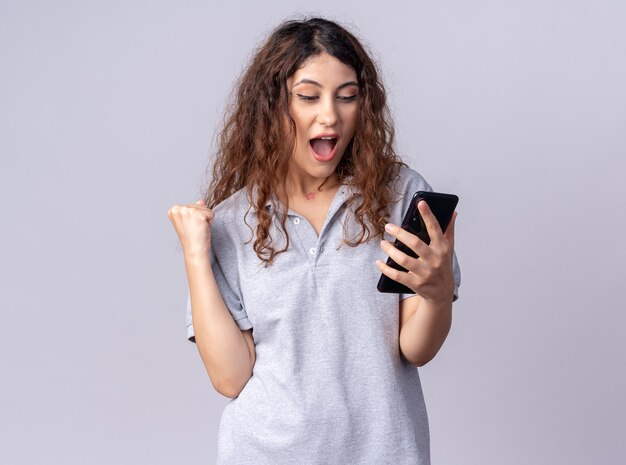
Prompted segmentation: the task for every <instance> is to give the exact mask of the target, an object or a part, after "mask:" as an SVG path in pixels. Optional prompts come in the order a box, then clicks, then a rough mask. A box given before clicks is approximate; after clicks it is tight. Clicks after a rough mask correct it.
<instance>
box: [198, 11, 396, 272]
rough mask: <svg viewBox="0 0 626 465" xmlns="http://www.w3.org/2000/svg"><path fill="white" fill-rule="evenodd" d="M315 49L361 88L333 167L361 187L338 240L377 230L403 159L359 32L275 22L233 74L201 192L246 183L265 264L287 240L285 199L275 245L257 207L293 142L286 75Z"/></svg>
mask: <svg viewBox="0 0 626 465" xmlns="http://www.w3.org/2000/svg"><path fill="white" fill-rule="evenodd" d="M323 52H326V53H328V54H330V55H332V56H334V57H335V58H337V59H338V60H339V61H341V62H342V63H344V64H346V65H348V66H350V67H352V68H353V69H354V70H355V72H356V75H357V80H358V85H359V93H360V94H361V95H362V100H361V105H360V112H359V116H358V120H357V126H356V132H355V134H354V136H353V138H352V140H351V141H350V143H349V144H348V146H347V147H346V150H345V152H344V155H343V157H342V158H341V161H340V162H339V164H338V165H337V170H336V174H337V177H338V180H339V182H340V183H344V182H347V181H346V180H347V178H350V179H349V182H348V184H350V185H352V186H354V187H356V188H357V189H356V190H357V191H358V192H359V193H360V194H361V195H360V196H359V195H357V196H353V197H352V198H351V199H349V200H348V202H349V206H353V204H354V205H356V204H355V202H356V199H357V198H358V197H361V198H362V201H361V202H360V203H359V204H358V205H356V208H354V216H355V220H356V222H357V223H358V224H359V226H360V227H361V232H360V234H359V235H358V237H356V238H352V239H347V238H346V237H345V233H344V239H343V243H345V244H347V245H349V246H351V247H356V246H357V245H359V244H361V243H363V242H366V241H368V240H370V239H371V238H382V237H383V232H384V225H385V223H386V222H387V221H386V220H387V218H388V213H387V206H388V205H389V204H390V203H391V202H392V195H393V194H392V188H391V185H390V183H391V181H393V180H394V179H395V178H396V177H397V176H398V171H399V168H400V166H406V164H405V163H403V162H402V161H401V160H400V158H399V157H398V155H397V154H396V153H395V151H394V148H393V143H394V127H393V124H392V118H391V115H390V112H389V109H388V107H387V97H386V92H385V89H384V87H383V85H382V82H381V80H380V78H379V73H378V71H377V68H376V65H375V64H374V62H373V61H372V59H371V58H370V56H369V55H368V53H367V52H366V50H365V49H364V47H363V45H361V43H360V42H359V40H357V38H356V37H355V36H354V35H353V34H351V33H350V32H348V31H347V30H346V29H345V28H343V27H342V26H340V25H339V24H337V23H335V22H333V21H330V20H328V19H324V18H319V17H313V18H309V19H306V18H305V19H302V20H296V19H290V20H286V21H284V22H283V23H281V24H280V25H279V26H278V27H276V28H275V29H274V30H273V31H272V33H271V34H270V35H269V37H268V38H267V39H266V40H265V42H264V43H263V44H262V45H261V46H260V47H259V48H258V49H257V50H256V52H255V53H254V55H253V57H252V59H251V62H250V64H249V65H248V66H247V67H246V68H245V69H244V71H243V72H242V74H241V76H240V77H239V78H238V80H237V82H236V85H235V87H234V91H236V93H233V94H231V97H230V103H229V105H228V107H227V111H226V113H225V116H224V126H223V128H222V129H221V130H220V131H219V134H218V147H217V153H216V155H215V160H214V163H213V171H212V180H211V183H210V185H209V186H208V188H207V190H206V192H205V194H204V200H205V202H206V204H207V206H208V207H209V208H213V207H214V206H216V205H217V204H219V203H220V202H222V201H223V200H225V199H226V198H228V197H229V196H231V195H232V194H233V193H235V192H237V191H238V190H240V189H242V188H244V187H245V188H246V193H247V197H248V201H249V202H250V209H253V211H254V213H255V214H256V216H257V218H258V225H257V228H256V239H255V241H254V251H255V252H256V254H257V256H258V257H259V258H260V259H261V260H262V261H263V262H264V263H265V266H269V265H271V264H272V261H273V259H274V256H275V255H277V254H279V253H282V252H284V251H286V250H287V249H288V248H289V236H288V234H287V231H286V227H285V222H286V219H287V208H288V206H287V205H284V204H281V205H279V206H277V208H278V209H279V210H280V212H281V213H282V214H281V215H280V216H281V218H282V219H281V222H280V228H281V230H282V232H283V234H284V236H285V238H286V244H285V247H284V248H283V249H281V250H278V251H276V250H275V249H274V247H272V238H271V237H270V235H269V229H270V226H271V224H272V217H271V214H270V213H269V212H268V211H267V209H266V208H265V207H264V206H265V204H266V202H267V201H268V199H270V198H271V197H272V195H273V194H274V193H280V194H284V193H285V189H286V188H285V180H286V178H287V172H288V168H289V161H290V158H291V154H292V151H293V147H294V143H295V135H296V127H295V122H294V120H293V119H292V118H291V116H290V113H289V92H288V89H287V84H286V83H287V79H288V78H289V77H290V76H292V75H293V74H294V73H295V72H296V71H297V70H298V69H299V68H300V67H301V66H303V65H304V64H305V62H306V61H307V60H308V59H309V58H311V57H313V56H316V55H319V54H320V53H323ZM233 97H234V100H233ZM278 115H284V117H283V118H281V117H277V116H278ZM287 121H288V122H289V124H288V125H287V127H286V124H285V122H287ZM355 158H356V159H357V160H356V161H355ZM254 189H256V196H254V195H253V191H254ZM255 197H256V198H255ZM283 198H284V197H283ZM250 209H249V210H248V212H250ZM344 231H345V230H344Z"/></svg>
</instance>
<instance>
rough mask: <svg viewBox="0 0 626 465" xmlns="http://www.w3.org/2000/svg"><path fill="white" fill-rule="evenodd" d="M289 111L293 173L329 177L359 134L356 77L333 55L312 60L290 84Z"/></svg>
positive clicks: (316, 57) (358, 96) (295, 74)
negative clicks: (292, 127) (292, 124)
mask: <svg viewBox="0 0 626 465" xmlns="http://www.w3.org/2000/svg"><path fill="white" fill-rule="evenodd" d="M287 86H288V90H289V92H290V95H289V111H290V113H291V117H292V118H293V120H294V121H295V125H296V143H295V147H294V152H293V154H292V159H291V165H290V171H291V174H293V175H295V176H296V177H299V178H300V179H303V178H309V179H310V178H311V177H313V178H327V177H328V176H330V175H332V174H333V173H334V171H335V169H336V168H337V165H338V164H339V161H340V160H341V157H343V154H344V151H345V149H346V147H347V146H348V143H349V142H350V140H351V139H352V136H353V135H354V132H355V130H356V124H357V119H358V115H359V105H360V102H359V100H360V95H359V87H358V84H357V78H356V72H355V71H354V69H352V68H351V67H350V66H348V65H345V64H344V63H342V62H340V61H339V60H338V59H336V58H335V57H333V56H332V55H329V54H328V53H325V52H323V53H321V54H319V55H316V56H313V57H311V58H310V59H309V60H307V61H306V62H305V64H304V66H302V67H301V68H300V69H298V70H297V71H296V72H295V73H294V74H293V75H292V76H291V77H290V78H289V79H287Z"/></svg>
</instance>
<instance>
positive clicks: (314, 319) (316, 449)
mask: <svg viewBox="0 0 626 465" xmlns="http://www.w3.org/2000/svg"><path fill="white" fill-rule="evenodd" d="M400 174H401V176H400V179H399V181H398V182H397V183H396V191H397V192H398V202H397V203H395V204H393V205H391V206H390V210H389V212H390V215H391V217H390V221H391V222H393V223H395V224H400V222H401V221H402V217H403V215H404V211H405V210H406V208H407V206H408V202H409V201H410V199H411V197H412V195H413V193H414V192H415V191H418V190H432V189H431V187H430V185H428V183H427V182H426V181H425V180H424V178H423V177H422V176H421V175H419V174H418V173H417V172H416V171H414V170H412V169H409V168H402V169H401V172H400ZM352 194H356V195H359V194H358V193H356V191H355V190H354V188H352V187H350V186H346V185H343V186H341V187H340V188H339V190H338V191H337V193H336V195H335V198H334V199H333V201H332V204H331V206H330V209H329V211H328V215H327V217H326V221H325V223H324V225H323V226H322V229H321V231H320V235H319V237H318V236H317V234H316V233H315V230H314V229H313V227H312V226H311V224H310V223H309V222H308V221H307V220H306V219H305V218H303V217H301V216H299V215H297V214H296V213H295V212H293V211H289V213H288V220H287V222H286V227H287V232H288V234H289V239H290V245H289V249H288V251H287V252H284V253H282V254H279V255H277V256H276V257H275V262H274V264H273V265H271V266H269V267H264V266H263V265H262V262H261V261H260V260H259V258H258V257H257V256H256V254H255V253H254V250H253V248H252V242H249V243H248V244H246V242H247V241H248V240H249V239H250V238H251V237H253V232H252V231H251V230H250V228H248V226H246V223H245V222H244V215H245V214H246V212H247V211H248V208H249V203H248V201H247V199H246V193H245V190H243V189H242V190H240V191H238V192H236V193H235V194H233V195H232V196H231V197H229V198H228V199H226V200H225V201H224V202H222V203H221V204H219V205H217V206H216V207H215V208H214V212H215V220H214V222H213V225H212V229H211V237H212V239H211V242H212V253H211V264H212V267H213V272H214V274H215V278H216V280H217V284H218V286H219V288H220V291H221V293H222V296H223V298H224V302H225V303H226V306H227V307H228V309H229V311H230V312H231V314H232V316H233V319H234V320H235V321H236V322H237V324H238V326H239V327H240V328H241V329H242V330H245V329H250V328H253V336H254V342H255V347H256V363H255V365H254V368H253V374H252V377H251V378H250V380H249V381H248V383H247V384H246V386H245V387H244V388H243V390H242V391H241V393H240V394H239V396H238V397H236V398H234V399H232V400H231V401H230V402H229V403H228V404H227V405H226V406H225V408H224V411H223V413H222V418H221V422H220V426H219V436H218V451H217V464H218V465H244V464H249V465H266V464H267V465H282V464H285V465H286V464H289V465H292V464H302V465H307V464H310V465H314V464H315V465H330V464H342V465H345V464H352V465H358V464H363V465H365V464H367V465H369V464H375V465H382V464H393V465H403V464H407V465H408V464H411V465H417V464H419V465H423V464H429V463H430V438H429V428H428V417H427V412H426V407H425V404H424V397H423V394H422V387H421V383H420V378H419V373H418V369H417V368H416V367H415V366H413V365H411V364H410V363H409V362H407V361H406V360H405V359H404V357H403V356H402V355H401V353H400V348H399V342H398V337H399V301H400V299H403V298H407V297H410V296H411V295H412V294H402V295H398V294H383V293H380V292H378V290H377V289H376V284H377V282H378V279H379V277H380V272H379V271H378V269H377V268H376V265H375V260H376V259H377V258H379V259H381V260H383V261H385V260H386V259H387V255H386V254H385V253H384V252H383V251H382V249H381V248H380V246H379V240H376V239H374V240H370V241H369V242H367V243H365V244H361V245H359V246H357V247H350V246H348V245H345V244H343V245H341V246H340V243H341V239H342V237H343V227H344V225H345V226H346V227H347V228H348V231H349V236H348V237H354V234H355V233H356V232H358V231H359V228H358V225H357V224H356V222H355V221H354V216H353V213H352V209H349V208H347V203H346V200H347V199H348V198H349V196H350V195H352ZM266 208H269V209H272V206H271V203H269V202H268V205H267V206H266ZM353 208H354V207H353ZM276 213H278V212H276ZM246 221H247V222H248V224H249V225H250V226H251V227H252V230H253V231H255V230H256V224H257V223H256V218H255V216H254V214H253V212H252V210H251V211H250V213H249V214H248V215H247V217H246ZM271 236H272V238H273V239H274V245H275V247H276V248H277V249H279V248H282V247H283V245H284V243H285V242H284V237H283V235H281V233H280V232H279V230H278V229H277V228H276V226H275V225H273V226H272V229H271ZM385 238H386V239H387V240H390V241H393V238H392V237H391V236H389V235H388V234H385ZM454 272H455V281H456V286H455V299H456V298H457V296H458V286H459V284H460V271H459V266H458V262H457V259H456V255H455V256H454ZM186 322H187V338H188V339H189V340H190V341H192V342H195V340H194V331H193V325H192V320H191V308H190V304H189V297H188V300H187V316H186Z"/></svg>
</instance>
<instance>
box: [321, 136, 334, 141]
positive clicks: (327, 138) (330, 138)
mask: <svg viewBox="0 0 626 465" xmlns="http://www.w3.org/2000/svg"><path fill="white" fill-rule="evenodd" d="M320 139H326V140H332V139H334V137H330V136H324V137H320Z"/></svg>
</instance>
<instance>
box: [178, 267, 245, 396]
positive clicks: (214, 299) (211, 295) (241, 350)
mask: <svg viewBox="0 0 626 465" xmlns="http://www.w3.org/2000/svg"><path fill="white" fill-rule="evenodd" d="M185 269H186V271H187V280H188V281H189V294H190V298H191V309H192V321H193V328H194V334H195V338H196V345H197V347H198V351H199V352H200V357H201V358H202V361H203V363H204V366H205V367H206V370H207V372H208V374H209V378H210V379H211V383H212V384H213V386H214V387H215V389H216V390H217V391H218V392H220V393H221V394H223V395H225V396H228V397H234V396H236V395H237V394H238V393H239V391H240V390H241V389H242V388H243V386H245V383H247V381H248V380H249V379H250V377H251V376H252V366H251V355H250V351H249V349H248V345H247V343H246V341H245V339H244V336H243V334H242V332H241V329H240V328H239V326H237V323H235V320H233V317H232V315H231V314H230V312H229V311H228V309H227V308H226V304H224V299H223V298H222V295H221V293H220V291H219V288H218V286H217V283H216V282H215V277H214V276H213V271H212V269H211V264H210V261H209V258H208V257H202V258H198V257H187V256H185Z"/></svg>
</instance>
